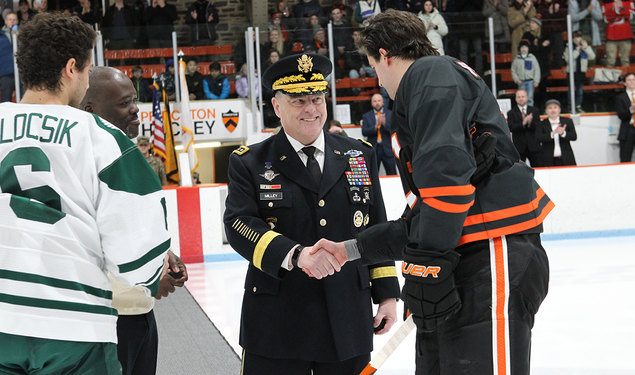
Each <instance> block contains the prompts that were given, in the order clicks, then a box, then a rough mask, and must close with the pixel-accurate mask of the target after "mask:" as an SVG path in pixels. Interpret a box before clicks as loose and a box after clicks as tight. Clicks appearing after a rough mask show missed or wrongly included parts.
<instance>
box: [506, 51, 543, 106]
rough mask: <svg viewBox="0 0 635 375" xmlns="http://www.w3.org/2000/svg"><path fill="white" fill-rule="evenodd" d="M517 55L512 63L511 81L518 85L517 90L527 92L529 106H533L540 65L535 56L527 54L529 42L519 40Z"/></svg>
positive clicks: (538, 82)
mask: <svg viewBox="0 0 635 375" xmlns="http://www.w3.org/2000/svg"><path fill="white" fill-rule="evenodd" d="M518 49H519V52H520V53H519V54H518V56H516V58H515V59H514V61H513V62H512V69H511V72H512V79H513V80H514V82H515V83H516V84H517V85H518V89H523V90H525V91H526V92H527V97H528V98H529V99H528V101H529V105H531V106H533V105H534V88H536V87H538V85H539V84H540V78H541V75H540V65H539V64H538V60H537V59H536V56H534V55H532V54H531V53H529V42H528V41H527V40H521V41H520V46H519V47H518Z"/></svg>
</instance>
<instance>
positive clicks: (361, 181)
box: [346, 151, 372, 185]
mask: <svg viewBox="0 0 635 375" xmlns="http://www.w3.org/2000/svg"><path fill="white" fill-rule="evenodd" d="M349 152H351V151H348V152H347V154H349ZM360 154H361V153H360ZM349 155H350V154H349ZM357 155H359V154H357ZM348 164H349V165H350V167H351V170H350V172H346V180H347V181H348V184H349V185H372V183H371V182H370V176H369V175H368V168H367V167H366V160H365V159H364V157H363V156H352V155H351V157H350V158H349V159H348Z"/></svg>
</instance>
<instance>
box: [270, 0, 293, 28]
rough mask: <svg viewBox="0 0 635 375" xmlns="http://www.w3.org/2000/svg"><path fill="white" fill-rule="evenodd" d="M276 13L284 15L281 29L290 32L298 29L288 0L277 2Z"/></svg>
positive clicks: (278, 0)
mask: <svg viewBox="0 0 635 375" xmlns="http://www.w3.org/2000/svg"><path fill="white" fill-rule="evenodd" d="M274 13H280V14H281V15H282V17H281V20H280V22H281V23H280V25H281V27H284V28H285V29H286V30H289V31H291V30H293V29H295V28H296V26H297V25H296V23H295V17H294V16H293V14H292V13H291V8H289V5H288V4H287V0H277V1H276V9H275V11H274Z"/></svg>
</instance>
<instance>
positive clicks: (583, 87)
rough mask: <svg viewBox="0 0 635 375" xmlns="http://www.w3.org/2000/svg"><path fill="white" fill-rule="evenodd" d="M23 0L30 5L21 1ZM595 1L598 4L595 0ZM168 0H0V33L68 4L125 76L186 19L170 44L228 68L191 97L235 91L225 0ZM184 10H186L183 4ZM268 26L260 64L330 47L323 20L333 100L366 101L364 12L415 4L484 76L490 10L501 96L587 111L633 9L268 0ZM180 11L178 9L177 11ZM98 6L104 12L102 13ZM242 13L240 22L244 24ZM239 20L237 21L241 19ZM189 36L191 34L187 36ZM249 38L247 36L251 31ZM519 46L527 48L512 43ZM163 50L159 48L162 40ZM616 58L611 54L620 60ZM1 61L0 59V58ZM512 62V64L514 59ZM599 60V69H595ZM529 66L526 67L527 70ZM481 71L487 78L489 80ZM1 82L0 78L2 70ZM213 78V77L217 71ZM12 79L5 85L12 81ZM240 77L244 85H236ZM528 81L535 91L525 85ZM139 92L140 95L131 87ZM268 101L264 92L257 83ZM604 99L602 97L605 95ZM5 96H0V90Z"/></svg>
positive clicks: (234, 54) (574, 0)
mask: <svg viewBox="0 0 635 375" xmlns="http://www.w3.org/2000/svg"><path fill="white" fill-rule="evenodd" d="M29 1H32V2H33V3H32V4H30V3H29ZM49 1H52V0H49ZM600 1H602V3H601V2H600ZM177 5H178V6H179V9H181V10H180V11H179V10H177V6H175V5H174V2H173V1H171V0H170V1H166V0H135V1H133V0H114V3H113V4H112V5H109V6H107V8H106V9H105V11H102V10H101V9H100V7H101V3H100V2H98V1H96V0H56V1H55V2H54V3H53V2H51V3H49V2H47V0H21V1H20V3H19V7H18V9H15V11H16V12H15V13H14V12H13V11H14V9H12V7H13V4H12V3H11V2H7V3H6V5H2V3H0V6H2V8H0V10H1V11H2V14H3V17H4V19H5V26H4V27H3V33H0V37H5V38H7V39H8V40H9V42H10V39H11V28H12V26H13V23H14V22H15V20H14V18H17V23H18V25H17V27H18V29H19V25H20V24H21V23H23V22H28V20H29V19H31V18H33V16H34V15H35V14H37V13H38V12H44V11H47V10H59V11H63V12H67V13H72V14H75V15H77V16H78V17H80V18H81V19H82V20H84V21H85V22H87V23H90V24H92V25H96V27H98V28H100V30H101V31H102V34H103V45H104V49H105V58H106V64H107V65H111V66H117V67H119V68H120V69H121V70H123V71H125V72H126V73H127V74H128V75H129V76H130V77H132V68H133V67H134V66H135V65H138V66H139V67H138V68H137V69H141V75H142V76H143V77H144V78H145V79H150V78H151V77H153V76H155V75H156V76H158V75H159V74H161V73H164V72H165V62H166V61H167V60H168V59H169V58H170V57H172V51H171V47H172V31H173V30H175V28H176V27H177V26H179V27H181V30H182V29H183V28H188V31H189V32H188V33H187V34H189V35H186V36H185V37H184V36H183V35H181V36H179V42H178V45H179V48H181V47H182V46H183V47H184V48H186V51H185V53H186V59H188V60H189V61H192V60H194V61H195V62H197V63H198V64H197V69H198V72H200V73H202V74H203V76H204V79H203V83H204V84H207V86H208V87H211V86H213V85H214V83H215V80H216V79H215V78H213V77H212V76H211V75H210V64H212V63H218V64H219V65H220V67H221V72H220V74H221V75H222V76H223V77H224V78H227V84H223V90H221V92H220V95H216V94H213V93H212V91H210V90H208V91H207V93H206V92H205V91H204V94H203V95H202V96H201V95H198V96H197V99H198V98H199V97H200V98H201V99H210V98H221V97H225V94H224V91H225V90H226V89H227V87H229V94H228V97H230V98H231V97H244V95H245V94H244V87H245V85H244V80H245V78H244V75H243V79H242V81H243V82H242V83H241V84H238V85H237V80H239V79H240V78H241V74H240V71H241V67H242V66H243V65H245V64H246V63H247V52H246V51H247V46H246V45H245V41H244V38H243V35H235V38H234V39H232V40H229V39H228V38H227V37H225V38H220V39H219V35H218V33H217V31H216V27H217V25H218V24H219V22H220V21H221V18H222V17H223V14H224V12H223V10H224V9H223V7H226V6H228V5H226V4H224V5H223V7H218V6H215V5H214V2H213V1H209V0H196V1H194V2H193V3H191V4H190V3H189V2H188V3H187V4H181V3H177ZM184 9H187V10H184ZM268 9H269V12H270V13H269V16H268V27H267V28H262V27H261V28H260V32H261V33H260V35H259V40H260V45H259V46H258V47H259V48H260V56H261V59H260V62H259V64H258V67H259V68H260V69H261V72H264V70H266V69H267V67H268V66H270V65H271V64H272V63H273V62H275V61H277V60H278V59H280V58H283V57H285V56H288V55H290V54H293V53H299V52H312V53H318V54H323V55H326V56H329V52H330V51H329V50H330V49H331V46H330V45H329V38H328V34H327V26H328V23H329V22H331V23H332V27H333V44H334V46H333V48H332V49H333V51H332V52H333V54H334V59H335V60H336V64H335V71H334V74H335V78H336V79H338V84H337V88H338V91H337V95H338V97H340V98H341V99H338V101H342V102H349V103H351V105H353V106H355V105H356V102H358V101H359V102H363V103H365V105H366V106H367V105H368V104H367V103H368V102H369V98H370V96H371V95H372V94H374V93H378V92H380V88H379V87H378V85H377V80H376V79H374V72H373V71H372V69H371V68H370V67H369V66H368V63H367V61H366V60H365V57H364V56H360V55H359V54H358V53H357V46H356V38H357V37H358V36H359V30H361V29H362V28H363V27H364V24H365V22H366V20H368V19H370V18H372V17H374V16H375V15H377V14H379V13H380V12H383V11H385V10H386V9H398V10H402V11H408V12H412V13H415V14H417V15H418V16H419V18H420V19H421V21H422V22H423V23H424V24H425V25H426V28H427V30H428V36H429V38H430V40H431V41H432V42H433V44H434V45H435V47H436V48H437V49H438V50H439V52H440V53H441V54H447V55H450V56H454V57H457V58H459V59H461V60H463V61H466V62H467V63H468V64H469V65H470V66H472V67H473V68H474V69H475V71H476V72H477V73H479V74H481V75H483V76H484V78H486V79H488V77H491V76H489V75H490V74H491V70H490V69H489V64H488V63H489V62H490V59H491V58H492V56H490V54H489V52H487V51H489V47H488V43H489V33H490V32H489V27H488V23H487V19H488V18H492V19H493V21H494V22H493V39H494V42H495V43H494V45H495V56H494V58H495V61H496V71H495V74H496V82H497V89H498V90H499V92H498V93H497V94H498V95H499V96H507V97H512V96H513V95H514V93H515V92H516V90H517V89H519V88H524V89H525V90H527V91H528V93H529V99H530V101H531V102H532V104H533V105H535V106H536V107H537V108H540V110H541V111H543V110H544V108H545V106H544V104H545V102H546V101H547V100H549V99H553V98H557V99H560V100H561V101H562V103H563V111H569V110H570V109H571V108H572V107H574V108H576V110H577V112H583V111H585V110H587V111H590V110H598V109H603V110H611V111H612V110H613V108H612V106H611V105H608V106H600V108H598V103H597V102H596V101H595V100H593V101H591V100H587V101H584V100H583V98H584V96H585V95H586V96H589V95H592V93H594V92H598V90H604V92H603V93H605V92H607V90H608V91H609V92H611V95H608V97H612V96H614V95H615V94H617V91H615V90H616V89H617V88H619V87H620V86H619V85H618V84H616V83H617V82H614V80H615V78H617V77H619V76H620V75H623V74H624V73H626V72H628V71H629V69H631V68H630V63H629V60H630V56H631V44H632V43H631V42H632V39H633V33H632V27H631V24H630V21H631V18H632V15H633V13H634V11H633V7H632V3H631V2H630V1H622V0H615V1H613V0H568V1H566V0H359V1H357V0H348V1H345V0H289V1H288V0H276V1H273V0H269V4H268ZM179 12H180V13H181V14H180V16H181V17H179ZM102 14H103V16H102ZM567 14H568V15H571V17H572V22H573V28H572V31H575V32H576V33H577V34H581V36H580V35H578V36H579V37H577V39H576V40H577V41H574V45H575V48H574V56H573V61H571V62H570V63H569V62H568V59H569V56H568V49H566V48H565V47H566V40H567V33H566V31H567V25H566V16H567ZM246 21H247V20H245V22H246ZM245 25H247V23H245ZM188 36H189V37H188ZM254 40H256V38H255V37H254ZM521 45H522V46H525V47H526V48H525V49H522V50H521V48H520V47H521ZM10 48H11V47H10V45H9V46H7V45H6V40H5V41H4V44H3V40H0V49H1V50H0V54H7V53H10V52H8V51H10ZM161 49H164V50H161ZM618 57H619V59H618ZM0 64H4V65H6V64H8V63H6V62H5V60H3V59H2V56H0ZM521 68H522V69H521ZM599 68H608V69H615V68H617V69H620V70H621V73H622V74H617V75H615V74H614V76H613V77H612V78H611V79H608V80H606V81H602V82H601V83H603V84H604V85H601V86H598V85H595V86H593V85H591V84H592V83H594V80H595V81H597V80H598V79H595V77H596V75H598V76H599V73H604V71H601V70H598V69H599ZM9 70H10V69H8V67H6V66H5V67H3V66H0V75H2V76H9V75H12V74H13V72H12V71H11V72H10V73H8V72H9ZM596 70H598V72H596ZM526 71H527V72H529V74H525V72H526ZM569 71H572V72H573V74H574V77H575V87H576V89H575V96H576V98H575V103H573V105H572V104H571V103H569V101H570V100H568V91H569V89H568V72H569ZM490 80H491V78H490ZM4 81H5V83H6V81H9V79H8V78H6V79H4ZM221 81H222V78H221ZM12 84H13V83H12ZM237 86H240V87H241V90H243V92H242V93H239V92H238V91H237ZM532 91H533V93H532ZM139 96H140V99H142V98H146V99H147V96H143V95H141V94H140V95H139ZM263 97H264V98H265V99H266V98H267V95H266V93H264V95H263ZM603 97H606V96H603ZM10 99H11V98H9V99H7V98H6V95H4V96H3V98H2V100H3V101H4V100H10Z"/></svg>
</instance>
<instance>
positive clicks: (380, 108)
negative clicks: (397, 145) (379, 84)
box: [362, 94, 397, 176]
mask: <svg viewBox="0 0 635 375" xmlns="http://www.w3.org/2000/svg"><path fill="white" fill-rule="evenodd" d="M370 104H371V106H372V107H373V109H371V110H370V111H368V112H366V113H364V114H363V115H362V134H363V135H364V137H366V139H367V140H368V142H370V144H372V145H373V148H374V149H375V154H376V155H377V167H378V168H379V167H380V165H381V164H383V165H384V169H386V174H387V175H391V176H392V175H396V174H397V166H396V164H395V154H394V153H393V151H392V146H391V143H390V116H391V114H392V112H391V111H390V110H389V109H387V108H384V98H383V97H382V96H381V95H380V94H375V95H373V96H372V97H371V99H370Z"/></svg>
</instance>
